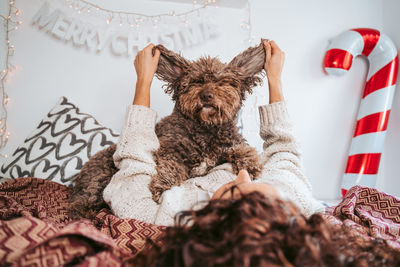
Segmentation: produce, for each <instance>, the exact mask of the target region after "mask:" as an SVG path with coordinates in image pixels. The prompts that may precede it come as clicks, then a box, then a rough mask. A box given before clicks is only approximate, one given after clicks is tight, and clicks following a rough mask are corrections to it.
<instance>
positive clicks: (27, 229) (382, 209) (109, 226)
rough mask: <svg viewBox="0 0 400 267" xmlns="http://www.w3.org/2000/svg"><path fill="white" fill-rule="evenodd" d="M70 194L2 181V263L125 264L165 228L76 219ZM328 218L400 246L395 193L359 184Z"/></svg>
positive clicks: (32, 181)
mask: <svg viewBox="0 0 400 267" xmlns="http://www.w3.org/2000/svg"><path fill="white" fill-rule="evenodd" d="M69 196H70V189H69V188H67V187H65V186H63V185H60V184H57V183H54V182H51V181H47V180H42V179H36V178H19V179H16V180H12V181H8V182H6V183H4V184H0V265H1V266H11V265H14V266H27V265H28V266H32V265H33V266H60V265H79V266H120V265H123V263H124V262H125V261H126V260H128V259H130V258H132V257H133V256H134V255H135V254H136V253H137V252H138V251H139V250H140V249H142V248H143V245H144V242H145V240H146V239H147V238H151V239H153V240H155V239H156V238H158V237H159V236H160V235H161V234H162V233H163V231H164V229H165V228H164V227H161V226H155V225H151V224H147V223H144V222H141V221H138V220H134V219H118V218H116V217H115V216H113V215H112V214H111V212H110V211H109V210H106V209H103V210H101V211H100V212H99V213H98V215H97V216H96V218H95V219H94V220H93V221H89V220H81V221H72V220H71V219H70V218H69V217H68V215H67V214H68V213H67V208H68V201H67V199H68V198H69ZM326 217H327V218H328V219H329V220H330V221H331V222H332V223H334V224H337V225H342V224H345V225H348V226H350V227H352V228H354V230H355V231H358V232H359V233H360V234H362V235H367V236H370V237H380V238H384V239H386V240H388V241H389V242H390V244H391V245H393V246H394V247H396V248H400V243H399V241H398V240H399V238H400V201H399V200H398V199H396V198H395V197H393V196H390V195H387V194H384V193H381V192H379V191H377V190H376V189H371V188H366V187H360V186H356V187H353V188H352V189H350V190H349V191H348V193H347V195H346V197H345V199H344V200H343V201H342V202H341V203H340V204H339V205H338V206H337V207H336V208H330V209H328V211H327V214H326Z"/></svg>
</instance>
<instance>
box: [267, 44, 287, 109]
mask: <svg viewBox="0 0 400 267" xmlns="http://www.w3.org/2000/svg"><path fill="white" fill-rule="evenodd" d="M263 45H264V49H265V64H264V70H265V72H266V74H267V78H268V87H269V103H270V104H271V103H274V102H280V101H283V94H282V82H281V75H282V69H283V64H284V62H285V53H284V52H283V51H282V50H281V49H280V48H279V46H278V45H277V44H276V43H275V42H274V41H267V40H263Z"/></svg>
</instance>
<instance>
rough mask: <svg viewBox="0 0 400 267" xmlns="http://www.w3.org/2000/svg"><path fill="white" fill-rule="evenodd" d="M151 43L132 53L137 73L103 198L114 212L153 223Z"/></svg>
mask: <svg viewBox="0 0 400 267" xmlns="http://www.w3.org/2000/svg"><path fill="white" fill-rule="evenodd" d="M153 47H154V44H150V45H148V46H147V47H146V48H144V49H143V50H141V51H139V52H138V54H137V55H136V58H135V61H134V65H135V69H136V73H137V82H136V88H135V97H134V100H133V105H131V106H129V107H128V108H127V110H126V116H125V120H124V125H123V128H122V132H121V135H120V137H119V140H118V143H117V149H116V151H115V153H114V163H115V166H116V167H117V168H118V169H119V171H118V172H117V173H116V174H115V175H114V176H113V177H112V179H111V181H110V183H109V184H108V185H107V187H106V188H105V189H104V192H103V198H104V200H105V201H106V202H107V204H108V205H109V206H110V207H111V209H112V210H113V212H114V214H115V215H116V216H118V217H121V218H126V217H130V218H136V219H140V220H143V221H146V222H152V223H154V219H155V217H156V216H157V212H158V209H159V205H158V204H157V203H156V202H154V201H153V200H152V199H151V193H150V191H149V190H148V184H149V182H150V179H151V176H152V175H154V174H155V163H154V160H153V153H154V151H155V150H156V149H157V148H158V147H159V143H158V139H157V136H156V135H155V132H154V127H155V122H156V117H157V114H156V112H155V111H153V110H151V109H150V108H149V107H150V87H151V83H152V80H153V76H154V73H155V71H156V69H157V64H158V60H159V57H160V51H159V50H156V51H155V55H154V56H153V55H152V49H153Z"/></svg>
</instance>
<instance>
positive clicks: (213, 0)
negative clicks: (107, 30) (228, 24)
mask: <svg viewBox="0 0 400 267" xmlns="http://www.w3.org/2000/svg"><path fill="white" fill-rule="evenodd" d="M70 1H71V0H65V2H66V3H67V4H68V3H69V7H70V8H74V9H76V10H77V13H78V14H81V13H83V12H82V11H83V9H85V8H86V9H87V13H91V10H96V11H98V13H101V14H102V15H104V16H105V17H106V23H107V24H111V23H112V21H113V19H114V15H118V17H119V18H120V20H119V25H120V26H121V27H122V26H123V25H124V24H126V25H129V26H130V27H134V26H136V28H139V26H140V24H141V23H143V22H146V21H150V22H153V27H154V28H157V23H158V22H159V21H160V20H161V19H162V18H163V17H186V16H187V15H189V14H192V13H195V14H197V15H199V11H200V10H201V9H204V8H206V7H208V6H210V5H214V6H215V7H216V8H218V5H217V0H206V1H204V4H202V5H201V6H199V7H195V6H196V5H198V4H199V1H198V0H193V8H192V9H191V10H189V11H186V12H181V13H176V12H175V11H172V12H171V13H162V14H157V15H147V14H141V13H137V12H127V11H116V10H111V9H106V8H103V7H101V6H99V5H96V4H93V3H91V2H89V1H86V0H73V1H71V2H70ZM79 7H81V8H80V9H79ZM132 21H135V23H133V22H132ZM184 23H185V25H187V24H189V22H188V21H187V19H186V20H184Z"/></svg>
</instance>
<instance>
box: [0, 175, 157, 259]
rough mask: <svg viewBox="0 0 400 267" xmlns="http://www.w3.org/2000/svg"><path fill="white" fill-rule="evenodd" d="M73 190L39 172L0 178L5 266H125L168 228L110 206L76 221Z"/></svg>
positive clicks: (0, 240) (0, 231)
mask: <svg viewBox="0 0 400 267" xmlns="http://www.w3.org/2000/svg"><path fill="white" fill-rule="evenodd" d="M70 192H71V189H70V188H67V187H66V186H63V185H60V184H57V183H55V182H51V181H48V180H43V179H37V178H19V179H16V180H12V181H8V182H5V183H3V184H0V266H11V265H14V266H62V265H79V266H120V265H122V264H123V262H124V261H125V260H127V259H129V258H131V257H133V256H134V255H135V254H136V253H137V252H138V251H139V250H140V249H142V248H143V245H144V243H145V241H146V239H147V238H151V239H153V240H154V239H156V238H158V237H159V236H160V234H161V233H163V231H164V229H165V227H161V226H155V225H152V224H148V223H144V222H141V221H138V220H135V219H118V218H116V217H115V216H113V215H112V214H111V212H110V211H109V210H106V209H103V210H101V211H100V212H99V213H98V214H97V216H96V218H95V219H94V220H93V221H89V220H80V221H72V220H71V219H70V218H69V217H68V212H67V210H68V198H69V196H70Z"/></svg>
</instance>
